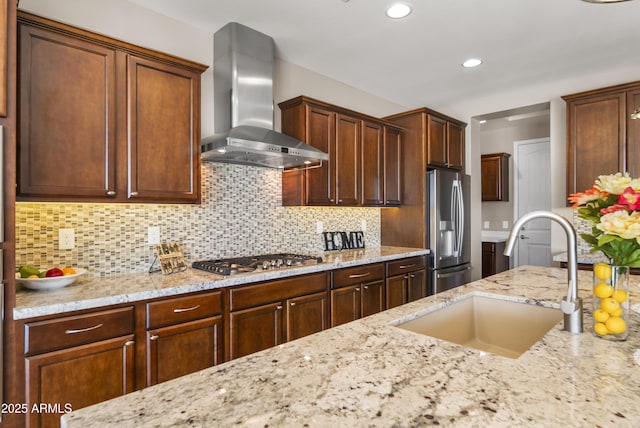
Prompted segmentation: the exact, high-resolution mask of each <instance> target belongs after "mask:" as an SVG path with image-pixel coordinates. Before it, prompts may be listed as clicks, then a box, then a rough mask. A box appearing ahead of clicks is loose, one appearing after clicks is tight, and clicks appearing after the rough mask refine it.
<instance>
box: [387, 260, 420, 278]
mask: <svg viewBox="0 0 640 428" xmlns="http://www.w3.org/2000/svg"><path fill="white" fill-rule="evenodd" d="M425 266H426V264H425V257H424V256H418V257H409V258H407V259H402V260H396V261H393V262H387V276H395V275H401V274H403V273H404V272H411V271H414V270H420V269H424V268H425Z"/></svg>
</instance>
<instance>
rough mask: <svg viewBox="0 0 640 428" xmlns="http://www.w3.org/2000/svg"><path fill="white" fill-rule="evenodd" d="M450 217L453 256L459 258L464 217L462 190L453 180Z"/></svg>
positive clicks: (458, 182) (458, 181) (457, 181)
mask: <svg viewBox="0 0 640 428" xmlns="http://www.w3.org/2000/svg"><path fill="white" fill-rule="evenodd" d="M451 190H452V191H451V215H452V217H453V218H452V220H453V222H454V227H455V231H454V236H455V242H454V247H453V256H454V257H459V256H460V252H461V250H462V238H463V234H464V229H463V225H464V217H463V214H462V213H463V212H464V210H463V209H462V203H463V202H462V190H461V189H460V180H454V181H453V186H452V189H451Z"/></svg>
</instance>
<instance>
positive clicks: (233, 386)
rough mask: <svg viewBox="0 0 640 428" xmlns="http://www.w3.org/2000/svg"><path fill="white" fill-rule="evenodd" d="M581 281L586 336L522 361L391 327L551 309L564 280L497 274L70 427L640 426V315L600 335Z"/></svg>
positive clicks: (71, 419)
mask: <svg viewBox="0 0 640 428" xmlns="http://www.w3.org/2000/svg"><path fill="white" fill-rule="evenodd" d="M578 275H579V281H578V282H579V286H580V296H582V297H584V307H585V317H584V322H585V329H586V332H585V333H582V334H578V335H573V334H570V333H568V332H565V331H562V330H561V327H562V321H561V322H560V323H559V324H558V325H556V326H555V327H553V328H552V329H551V330H550V331H549V332H548V333H547V334H546V335H545V336H544V337H543V338H542V339H541V340H540V341H539V342H538V343H536V344H535V345H533V346H532V347H531V348H530V349H529V350H528V351H527V352H525V353H524V354H522V355H521V356H520V357H519V358H517V359H510V358H506V357H500V356H496V355H493V354H490V353H485V352H481V351H477V350H474V349H471V348H467V347H463V346H460V345H455V344H452V343H448V342H445V341H441V340H438V339H434V338H430V337H427V336H424V335H420V334H416V333H412V332H410V331H406V330H401V329H398V328H396V327H394V326H393V325H391V324H392V323H394V322H397V321H398V320H404V319H411V318H413V317H415V315H416V313H419V312H421V311H422V312H424V311H425V310H426V309H427V308H430V307H434V306H436V305H446V304H448V303H450V302H452V300H454V299H457V298H460V297H461V296H463V295H465V294H467V293H469V292H483V293H492V294H500V295H503V296H507V297H506V298H508V299H513V300H518V299H525V300H527V301H529V302H530V303H534V304H542V305H551V306H554V307H557V306H558V302H559V301H560V299H561V298H562V297H563V296H564V295H565V294H566V282H567V271H566V270H565V269H559V268H543V267H531V266H525V267H520V268H517V269H514V270H510V271H506V272H502V273H500V274H498V275H494V276H491V277H488V278H485V279H482V280H478V281H475V282H473V283H471V284H467V285H465V286H462V287H458V288H456V289H453V290H450V291H446V292H443V293H440V294H438V295H435V296H430V297H427V298H424V299H421V300H418V301H415V302H412V303H409V304H406V305H403V306H400V307H396V308H393V309H390V310H388V311H385V312H382V313H379V314H376V315H372V316H370V317H367V318H363V319H360V320H357V321H354V322H351V323H348V324H344V325H341V326H339V327H336V328H332V329H328V330H325V331H322V332H320V333H317V334H314V335H311V336H307V337H304V338H302V339H298V340H295V341H292V342H288V343H285V344H283V345H281V346H278V347H275V348H271V349H267V350H264V351H261V352H258V353H255V354H252V355H248V356H246V357H243V358H239V359H237V360H232V361H230V362H227V363H224V364H221V365H218V366H215V367H211V368H209V369H205V370H202V371H200V372H197V373H194V374H191V375H187V376H184V377H181V378H178V379H174V380H172V381H168V382H165V383H162V384H159V385H156V386H153V387H150V388H146V389H143V390H141V391H137V392H133V393H131V394H128V395H126V396H123V397H119V398H116V399H113V400H109V401H107V402H104V403H100V404H97V405H94V406H90V407H87V408H85V409H80V410H78V411H75V412H72V413H70V414H66V415H64V416H63V417H62V426H63V427H67V428H76V427H81V428H87V427H101V428H102V427H133V426H135V427H170V426H193V427H214V426H215V427H228V426H243V427H265V426H270V427H302V426H308V427H374V426H375V427H413V426H415V427H423V426H431V425H440V426H446V427H465V428H466V427H516V426H517V427H521V426H527V427H550V426H566V427H586V426H589V427H592V426H601V427H605V426H616V427H638V426H640V407H638V402H639V401H640V314H638V313H637V312H636V311H631V314H630V317H631V320H630V326H629V328H630V331H629V339H628V340H627V341H625V342H609V341H605V340H603V339H599V338H596V337H594V336H593V335H592V334H591V333H590V326H591V322H592V319H591V315H590V313H591V299H590V295H591V294H590V293H591V287H592V284H591V282H592V279H591V274H590V272H582V271H581V272H579V273H578ZM639 281H640V277H632V286H631V292H630V295H631V303H632V305H633V307H634V309H636V310H637V307H638V306H640V305H639V304H638V303H639V302H640V299H639V298H638V297H637V296H638V295H640V287H639V286H638V282H639Z"/></svg>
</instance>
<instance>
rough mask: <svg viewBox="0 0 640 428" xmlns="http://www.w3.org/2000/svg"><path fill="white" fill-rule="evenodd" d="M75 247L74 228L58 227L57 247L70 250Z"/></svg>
mask: <svg viewBox="0 0 640 428" xmlns="http://www.w3.org/2000/svg"><path fill="white" fill-rule="evenodd" d="M75 247H76V233H75V230H74V229H58V249H59V250H72V249H74V248H75Z"/></svg>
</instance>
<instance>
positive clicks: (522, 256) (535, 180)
mask: <svg viewBox="0 0 640 428" xmlns="http://www.w3.org/2000/svg"><path fill="white" fill-rule="evenodd" d="M513 145H514V147H513V149H514V150H513V152H514V174H513V181H514V190H515V192H514V205H513V206H514V218H515V219H517V218H520V217H521V216H522V215H523V214H525V213H528V212H530V211H537V210H546V211H548V210H550V209H551V160H550V143H549V139H548V138H544V139H536V140H525V141H516V142H514V143H513ZM522 265H535V266H551V221H550V220H548V219H536V220H532V221H530V222H528V223H527V224H525V225H524V227H523V228H522V229H521V230H520V232H519V239H518V245H517V246H516V251H515V254H514V257H513V259H512V266H522Z"/></svg>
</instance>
